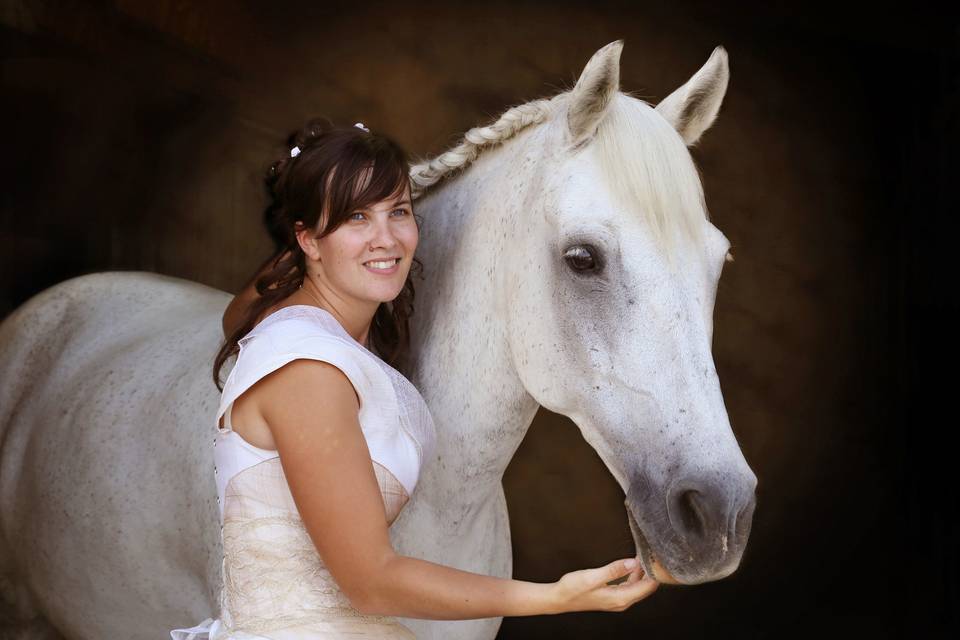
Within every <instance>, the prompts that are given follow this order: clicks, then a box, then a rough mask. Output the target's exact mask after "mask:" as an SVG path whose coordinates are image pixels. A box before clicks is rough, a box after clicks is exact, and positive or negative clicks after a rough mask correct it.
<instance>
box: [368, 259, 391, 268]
mask: <svg viewBox="0 0 960 640" xmlns="http://www.w3.org/2000/svg"><path fill="white" fill-rule="evenodd" d="M398 262H400V258H395V259H393V260H382V261H378V262H364V263H363V264H366V265H369V266H371V267H373V268H374V269H389V268H390V267H392V266H393V265H395V264H397V263H398Z"/></svg>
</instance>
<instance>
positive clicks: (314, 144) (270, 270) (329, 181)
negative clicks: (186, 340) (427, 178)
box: [213, 118, 423, 390]
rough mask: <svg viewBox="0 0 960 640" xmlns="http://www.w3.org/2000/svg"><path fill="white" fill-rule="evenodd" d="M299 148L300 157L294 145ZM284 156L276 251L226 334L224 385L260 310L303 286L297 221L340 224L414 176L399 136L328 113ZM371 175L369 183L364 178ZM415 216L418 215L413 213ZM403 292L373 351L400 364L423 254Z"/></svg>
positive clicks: (270, 212) (373, 330)
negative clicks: (338, 121) (341, 122)
mask: <svg viewBox="0 0 960 640" xmlns="http://www.w3.org/2000/svg"><path fill="white" fill-rule="evenodd" d="M294 146H296V147H298V148H299V150H300V152H299V154H297V155H296V156H295V157H294V156H291V155H290V151H289V150H290V149H292V148H293V147H294ZM286 149H287V150H286V151H285V152H284V155H283V156H282V157H281V158H280V160H278V161H276V162H274V163H273V165H271V167H270V169H269V170H268V172H267V176H266V180H265V182H266V188H267V193H268V195H269V197H270V199H271V202H270V204H269V205H268V206H267V208H266V210H265V211H264V223H265V224H266V227H267V231H268V233H269V234H270V236H271V238H272V239H273V242H274V245H275V247H276V251H275V253H274V255H273V256H272V257H270V258H268V259H267V260H266V262H264V263H263V264H262V265H261V269H266V270H265V271H264V273H263V275H261V276H260V277H259V278H258V279H257V280H256V283H255V285H254V286H255V287H256V290H257V293H258V294H259V297H258V298H257V299H256V300H255V301H254V302H252V303H251V304H250V306H249V308H248V309H247V311H246V313H245V315H244V318H243V322H241V323H240V325H239V326H238V327H237V328H236V329H235V330H234V331H233V333H232V334H230V335H229V336H227V337H226V340H225V341H224V343H223V345H222V346H221V347H220V351H219V352H217V356H216V358H215V359H214V362H213V381H214V383H215V384H216V385H217V388H218V389H220V390H222V389H223V387H222V386H221V384H220V370H221V369H222V368H223V365H224V363H225V362H226V361H227V359H228V358H229V357H230V356H232V355H234V354H235V353H237V351H238V347H237V341H238V340H240V339H241V338H242V337H243V336H245V335H246V334H248V333H249V332H250V331H251V330H252V329H253V327H254V325H255V324H256V322H257V319H258V318H259V317H260V315H261V314H262V313H263V312H264V311H266V310H267V309H269V308H270V307H272V306H274V305H275V304H277V303H278V302H280V301H281V300H283V299H284V298H286V297H287V296H289V295H291V294H293V293H294V292H296V291H297V289H298V288H299V287H300V285H301V284H302V283H303V278H304V275H305V274H306V259H305V256H304V253H303V249H301V248H300V244H299V243H298V242H297V237H296V233H295V227H294V225H295V223H296V222H298V221H302V222H303V224H304V225H305V226H306V227H308V228H312V229H315V228H316V227H317V225H318V223H319V222H320V220H321V216H322V213H323V212H324V211H327V212H328V215H327V217H326V223H325V225H324V227H323V229H322V230H321V231H320V233H319V234H318V235H317V236H316V237H317V238H322V237H324V236H326V235H329V234H331V233H333V232H334V231H336V229H337V228H338V227H339V226H340V225H341V224H343V223H344V222H345V221H346V220H347V219H348V218H349V217H350V215H352V214H353V213H354V212H356V211H357V210H358V209H364V208H367V207H370V206H372V205H374V204H376V203H378V202H381V201H383V200H386V199H388V198H394V197H399V196H400V195H402V194H403V191H404V189H405V188H406V187H407V186H408V185H409V183H410V177H409V175H410V162H409V159H408V156H407V153H406V152H405V151H404V150H403V148H402V147H400V145H399V144H397V143H396V142H395V141H394V140H392V139H391V138H389V137H388V136H385V135H383V134H381V133H373V132H368V131H365V130H364V129H360V128H359V127H356V126H353V127H343V126H334V125H332V124H331V123H330V121H329V120H327V119H326V118H317V119H314V120H311V121H310V122H308V123H307V124H306V126H304V127H303V128H302V129H301V130H300V131H298V132H296V133H293V134H291V135H290V136H289V138H288V139H287V147H286ZM364 181H367V183H366V186H365V187H363V188H362V191H361V185H362V183H363V182H364ZM414 219H415V220H417V224H418V226H419V219H418V217H417V216H416V214H414ZM413 263H414V264H413V266H412V267H411V269H410V274H408V276H407V281H406V282H405V283H404V285H403V289H401V291H400V293H399V294H398V295H397V297H396V298H395V299H394V300H392V301H391V302H384V303H381V304H380V306H379V307H378V308H377V311H376V313H374V316H373V320H372V322H371V324H370V341H371V346H372V347H373V350H375V351H376V352H377V354H378V355H380V357H382V358H383V360H384V361H386V362H388V363H389V364H391V365H392V366H394V367H396V368H400V367H399V362H400V360H401V359H402V358H403V357H404V355H405V354H406V350H407V348H408V347H409V342H410V337H409V336H410V333H409V318H410V316H411V315H413V298H414V291H413V282H412V280H411V276H412V275H413V274H414V272H415V271H416V273H418V274H419V273H420V272H421V271H422V269H423V265H422V264H421V263H420V261H419V260H417V258H414V259H413Z"/></svg>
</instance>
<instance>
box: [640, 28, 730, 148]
mask: <svg viewBox="0 0 960 640" xmlns="http://www.w3.org/2000/svg"><path fill="white" fill-rule="evenodd" d="M729 81H730V67H729V64H728V62H727V50H726V49H724V48H723V47H722V46H718V47H717V48H716V49H714V50H713V53H712V54H710V59H709V60H707V62H706V64H704V65H703V66H702V67H701V68H700V70H699V71H697V72H696V73H695V74H693V76H692V77H691V78H690V79H689V80H687V82H686V84H684V85H683V86H682V87H680V88H679V89H677V90H676V91H674V92H673V93H671V94H670V95H669V96H667V97H666V98H664V99H663V100H661V101H660V104H658V105H657V111H658V112H660V115H662V116H663V117H664V118H665V119H666V120H667V122H669V123H670V124H672V125H673V128H674V129H676V130H677V131H678V132H679V133H680V136H681V137H682V138H683V140H684V142H686V143H687V146H690V145H692V144H693V143H694V142H696V141H697V140H698V139H699V138H700V136H701V134H703V132H704V131H706V130H707V129H709V128H710V125H712V124H713V121H714V120H715V119H716V117H717V112H718V111H720V103H722V102H723V96H724V95H725V94H726V93H727V83H728V82H729Z"/></svg>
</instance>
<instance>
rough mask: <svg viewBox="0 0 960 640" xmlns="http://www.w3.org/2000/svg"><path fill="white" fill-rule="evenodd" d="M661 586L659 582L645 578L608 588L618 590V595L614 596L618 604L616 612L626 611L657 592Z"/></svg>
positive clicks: (615, 607) (615, 608)
mask: <svg viewBox="0 0 960 640" xmlns="http://www.w3.org/2000/svg"><path fill="white" fill-rule="evenodd" d="M659 586H660V583H659V582H657V581H656V580H654V579H653V578H651V577H649V576H644V577H643V578H642V579H639V580H635V581H634V582H624V583H622V584H618V585H616V586H613V587H608V588H609V589H616V593H615V595H614V596H613V598H614V599H615V602H616V605H615V606H614V610H615V611H624V610H626V609H628V608H629V607H631V606H632V605H634V604H636V603H637V602H639V601H641V600H643V599H644V598H646V597H648V596H649V595H650V594H652V593H653V592H654V591H656V590H657V588H658V587H659Z"/></svg>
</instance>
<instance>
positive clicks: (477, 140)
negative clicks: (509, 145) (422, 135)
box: [410, 99, 550, 200]
mask: <svg viewBox="0 0 960 640" xmlns="http://www.w3.org/2000/svg"><path fill="white" fill-rule="evenodd" d="M549 104H550V100H548V99H543V100H533V101H531V102H527V103H524V104H521V105H518V106H516V107H512V108H510V109H508V110H507V111H505V112H504V113H503V115H501V116H500V117H499V118H498V119H497V121H496V122H494V123H493V124H490V125H487V126H483V127H474V128H473V129H470V130H469V131H467V132H466V133H465V134H464V136H463V141H462V142H460V144H458V145H457V146H455V147H453V148H452V149H450V150H448V151H445V152H443V153H441V154H440V155H438V156H436V157H435V158H433V159H430V160H425V161H423V162H419V163H417V164H415V165H413V166H412V167H411V168H410V181H411V183H412V187H411V194H410V195H411V197H412V198H413V199H414V200H416V199H418V198H421V197H423V196H424V195H425V194H426V193H427V192H428V191H429V190H430V189H431V188H432V187H434V186H436V185H437V184H439V183H440V182H441V181H442V180H443V179H444V178H446V177H448V176H451V175H454V174H455V173H457V172H458V171H459V170H461V169H464V168H466V167H468V166H470V164H472V163H473V161H474V160H476V159H477V158H478V157H479V156H480V154H481V153H483V152H484V151H485V150H487V149H490V148H492V147H494V146H496V145H498V144H500V143H501V142H504V141H505V140H509V139H510V138H512V137H513V136H515V135H517V134H518V133H519V132H520V131H523V130H524V129H526V128H527V127H529V126H530V125H533V124H537V123H539V122H542V121H543V120H544V119H545V118H546V117H547V115H548V114H549V113H550V107H549Z"/></svg>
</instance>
